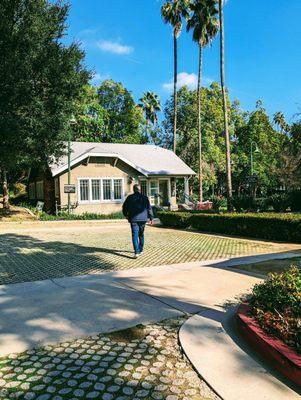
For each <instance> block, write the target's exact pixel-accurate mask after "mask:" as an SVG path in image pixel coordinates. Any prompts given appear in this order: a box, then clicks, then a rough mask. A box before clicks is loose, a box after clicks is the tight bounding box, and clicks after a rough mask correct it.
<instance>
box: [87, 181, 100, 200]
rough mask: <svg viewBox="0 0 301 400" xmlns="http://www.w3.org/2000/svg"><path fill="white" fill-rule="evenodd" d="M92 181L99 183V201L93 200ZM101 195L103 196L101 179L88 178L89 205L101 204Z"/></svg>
mask: <svg viewBox="0 0 301 400" xmlns="http://www.w3.org/2000/svg"><path fill="white" fill-rule="evenodd" d="M92 181H99V188H100V196H99V200H93V196H92V194H93V191H92ZM102 195H103V190H102V180H101V178H89V202H90V203H91V204H95V203H96V204H98V203H100V202H101V199H102Z"/></svg>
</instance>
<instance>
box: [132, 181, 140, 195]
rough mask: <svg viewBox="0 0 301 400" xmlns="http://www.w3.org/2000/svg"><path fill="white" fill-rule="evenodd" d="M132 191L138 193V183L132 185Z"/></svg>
mask: <svg viewBox="0 0 301 400" xmlns="http://www.w3.org/2000/svg"><path fill="white" fill-rule="evenodd" d="M133 190H134V193H140V185H138V184H137V183H136V184H135V185H134V186H133Z"/></svg>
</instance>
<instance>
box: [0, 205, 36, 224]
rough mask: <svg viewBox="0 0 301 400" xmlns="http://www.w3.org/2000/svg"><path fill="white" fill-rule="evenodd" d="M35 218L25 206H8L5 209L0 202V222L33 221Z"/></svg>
mask: <svg viewBox="0 0 301 400" xmlns="http://www.w3.org/2000/svg"><path fill="white" fill-rule="evenodd" d="M35 219H36V218H35V217H34V216H32V215H31V214H30V213H29V212H28V211H27V210H26V208H23V207H17V206H10V208H9V210H5V209H4V208H3V206H2V204H0V222H11V221H15V222H18V221H20V222H22V221H34V220H35Z"/></svg>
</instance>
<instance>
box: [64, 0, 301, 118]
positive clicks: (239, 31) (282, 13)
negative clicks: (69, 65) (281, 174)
mask: <svg viewBox="0 0 301 400" xmlns="http://www.w3.org/2000/svg"><path fill="white" fill-rule="evenodd" d="M162 3H163V1H161V0H128V1H125V0H114V1H109V0H71V12H70V16H69V20H68V24H69V26H68V33H69V38H70V39H75V40H79V41H81V43H82V46H83V48H84V49H85V51H86V64H87V66H88V67H89V68H92V69H93V70H94V71H95V73H96V75H95V80H94V83H99V82H100V81H101V80H102V79H105V78H112V79H114V80H116V81H120V82H122V83H123V84H124V85H125V86H126V87H127V88H128V89H129V90H131V91H132V92H133V95H134V97H135V99H136V100H137V99H139V98H140V97H141V95H142V93H143V92H144V91H146V90H152V91H155V92H156V93H158V94H159V96H160V98H161V100H162V101H163V102H164V101H165V100H166V98H168V96H169V93H170V85H169V83H170V82H171V81H172V77H173V48H172V33H171V32H172V31H171V28H170V27H169V26H167V25H165V24H164V23H163V22H162V20H161V17H160V7H161V5H162ZM300 18H301V1H300V0H288V1H287V0H252V1H247V0H228V2H227V4H226V6H225V31H226V32H225V34H226V81H227V86H228V88H229V91H230V96H231V99H232V100H234V99H236V98H237V99H239V100H240V102H241V105H242V107H243V108H244V109H246V110H252V109H254V106H255V103H256V100H257V99H259V98H260V99H262V100H263V102H264V106H265V108H266V109H267V111H268V113H269V114H270V115H272V114H273V113H274V112H276V111H279V110H282V111H283V112H284V113H285V115H286V117H287V119H288V121H289V122H291V121H292V119H293V116H294V114H295V113H296V112H298V110H300V109H301V84H300V83H301V82H300V78H301V51H300V48H301V24H300ZM196 72H197V47H196V45H195V44H194V43H193V42H192V40H191V36H190V35H189V34H186V32H185V31H184V30H183V32H182V35H181V37H180V39H179V74H180V75H179V82H180V83H183V84H184V83H188V84H189V85H190V86H191V87H193V85H194V84H195V80H196V75H195V74H196ZM204 77H205V79H204V81H205V83H206V84H208V83H210V81H211V80H217V81H218V80H219V48H218V40H216V41H215V43H214V44H213V46H212V48H208V49H206V51H205V59H204Z"/></svg>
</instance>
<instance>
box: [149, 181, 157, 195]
mask: <svg viewBox="0 0 301 400" xmlns="http://www.w3.org/2000/svg"><path fill="white" fill-rule="evenodd" d="M157 193H158V182H157V181H151V183H150V194H151V196H154V195H155V194H157Z"/></svg>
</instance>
